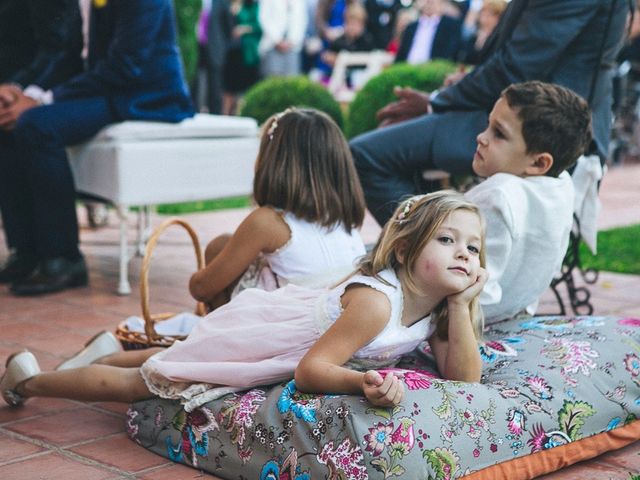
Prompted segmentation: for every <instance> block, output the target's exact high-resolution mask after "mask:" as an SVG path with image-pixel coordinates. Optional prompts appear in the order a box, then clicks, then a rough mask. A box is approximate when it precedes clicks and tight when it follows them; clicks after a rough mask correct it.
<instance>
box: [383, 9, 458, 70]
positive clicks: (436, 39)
mask: <svg viewBox="0 0 640 480" xmlns="http://www.w3.org/2000/svg"><path fill="white" fill-rule="evenodd" d="M417 29H418V22H417V21H416V22H413V23H410V24H409V25H407V28H406V29H405V31H404V32H403V33H402V37H401V38H400V46H399V47H398V53H397V54H396V59H395V61H396V63H397V62H404V61H406V60H407V57H408V56H409V52H410V51H411V46H412V45H413V38H414V37H415V35H416V30H417ZM461 35H462V22H461V21H460V20H458V19H456V18H452V17H448V16H446V15H444V16H443V17H442V18H441V19H440V23H438V28H436V33H435V35H434V36H433V43H432V44H431V58H432V59H435V58H443V59H445V60H452V61H455V60H456V59H457V57H458V52H459V51H460V46H461Z"/></svg>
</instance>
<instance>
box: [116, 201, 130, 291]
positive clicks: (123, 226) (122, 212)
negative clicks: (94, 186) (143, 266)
mask: <svg viewBox="0 0 640 480" xmlns="http://www.w3.org/2000/svg"><path fill="white" fill-rule="evenodd" d="M116 210H117V213H118V218H119V219H120V280H119V283H118V294H120V295H129V294H130V293H131V285H129V271H128V269H129V254H128V250H129V245H128V242H127V229H128V226H129V225H128V217H129V207H128V206H127V205H116Z"/></svg>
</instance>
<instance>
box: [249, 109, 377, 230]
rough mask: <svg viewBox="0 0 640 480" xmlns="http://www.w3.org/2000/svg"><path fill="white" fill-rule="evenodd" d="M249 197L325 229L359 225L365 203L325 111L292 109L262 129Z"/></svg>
mask: <svg viewBox="0 0 640 480" xmlns="http://www.w3.org/2000/svg"><path fill="white" fill-rule="evenodd" d="M253 198H254V200H255V202H256V203H257V204H258V205H260V206H263V205H270V206H272V207H275V208H280V209H282V210H285V211H288V212H291V213H293V214H294V215H295V216H296V217H298V218H302V219H305V220H308V221H310V222H317V223H319V224H320V225H323V226H325V227H332V226H335V225H337V224H342V225H344V227H345V228H346V230H347V232H351V229H352V228H357V227H360V226H361V225H362V221H363V220H364V212H365V200H364V194H363V192H362V186H361V185H360V179H359V178H358V174H357V173H356V169H355V165H354V163H353V158H352V156H351V151H350V150H349V145H348V144H347V141H346V139H345V138H344V135H343V134H342V132H341V131H340V127H338V125H336V123H335V122H334V121H333V120H332V119H331V118H330V117H329V116H328V115H327V114H325V113H323V112H320V111H318V110H314V109H310V108H291V109H287V110H285V111H284V112H282V113H278V114H276V115H273V116H271V118H269V119H268V120H267V121H266V122H265V123H264V126H263V133H262V139H261V141H260V150H259V151H258V158H257V159H256V168H255V177H254V179H253Z"/></svg>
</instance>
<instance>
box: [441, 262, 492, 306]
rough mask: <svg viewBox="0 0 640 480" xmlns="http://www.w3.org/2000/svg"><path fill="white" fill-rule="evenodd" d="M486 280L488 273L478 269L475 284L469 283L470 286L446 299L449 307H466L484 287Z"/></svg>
mask: <svg viewBox="0 0 640 480" xmlns="http://www.w3.org/2000/svg"><path fill="white" fill-rule="evenodd" d="M488 278H489V273H488V272H487V270H485V269H484V268H482V267H480V269H479V270H478V276H477V277H476V280H475V282H473V283H471V285H469V286H468V287H467V288H465V289H464V290H462V291H460V292H458V293H454V294H453V295H449V297H447V300H448V303H449V305H451V304H457V305H468V304H469V303H470V302H471V300H473V299H474V298H475V297H476V296H477V295H479V294H480V292H481V291H482V288H483V287H484V284H485V283H487V279H488Z"/></svg>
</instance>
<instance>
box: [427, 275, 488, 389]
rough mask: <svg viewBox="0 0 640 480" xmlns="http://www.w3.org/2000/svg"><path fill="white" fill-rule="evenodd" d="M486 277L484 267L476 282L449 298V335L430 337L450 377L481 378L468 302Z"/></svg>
mask: <svg viewBox="0 0 640 480" xmlns="http://www.w3.org/2000/svg"><path fill="white" fill-rule="evenodd" d="M486 280H487V273H486V271H485V270H484V269H481V271H480V273H479V275H478V279H477V280H476V283H474V284H473V285H471V286H470V287H468V288H467V289H466V290H464V291H462V292H460V293H458V294H456V295H453V296H451V297H449V298H448V309H449V332H448V334H449V338H448V339H447V340H442V339H441V338H439V337H438V335H437V334H434V335H432V336H431V338H430V339H429V344H430V345H431V351H432V352H433V354H434V356H435V358H436V363H437V364H438V370H439V371H440V374H441V375H442V376H443V377H444V378H446V379H448V380H460V381H463V382H479V381H480V374H481V370H482V360H481V358H480V352H479V351H478V341H477V340H476V337H475V333H474V328H473V324H472V322H471V317H470V314H469V302H470V301H471V299H472V298H474V297H475V296H476V295H478V294H479V293H480V291H481V290H482V287H483V286H484V284H485V282H486Z"/></svg>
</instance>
